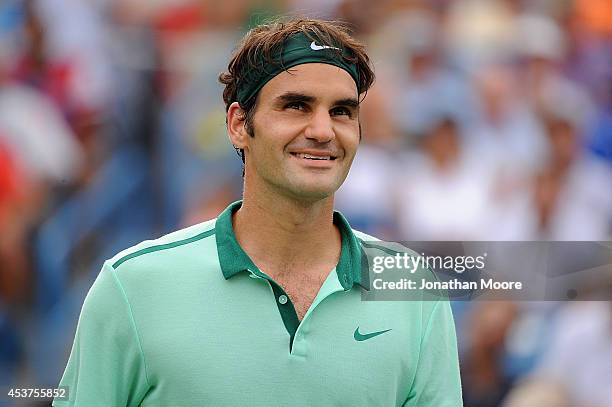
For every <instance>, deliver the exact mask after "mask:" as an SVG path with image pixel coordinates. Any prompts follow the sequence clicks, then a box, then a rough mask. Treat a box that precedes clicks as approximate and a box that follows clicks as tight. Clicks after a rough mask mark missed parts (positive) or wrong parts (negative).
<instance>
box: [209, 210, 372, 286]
mask: <svg viewBox="0 0 612 407" xmlns="http://www.w3.org/2000/svg"><path fill="white" fill-rule="evenodd" d="M241 206H242V201H236V202H234V203H232V204H230V205H229V206H228V207H227V208H225V210H224V211H223V212H221V214H220V215H219V217H218V218H217V221H216V224H215V235H216V240H217V253H218V255H219V263H220V265H221V271H222V273H223V277H225V279H226V280H227V279H230V278H232V277H233V276H235V275H236V274H238V273H240V272H242V271H246V270H249V269H250V270H256V269H257V266H255V264H254V263H253V261H252V260H251V259H250V257H249V256H248V255H247V254H246V253H245V251H244V250H242V247H240V245H239V244H238V241H237V240H236V235H235V234H234V228H233V226H232V215H233V214H234V213H235V212H236V211H237V210H238V209H240V207H241ZM333 222H334V225H336V226H337V227H338V228H339V229H340V235H341V237H342V249H341V252H340V260H339V261H338V264H337V265H336V273H337V274H338V280H339V281H340V284H342V287H343V288H344V289H345V290H349V289H351V288H352V287H353V286H354V285H355V284H358V285H360V286H361V287H363V288H364V289H366V290H369V289H370V283H369V278H368V272H367V271H368V269H367V264H368V263H367V258H366V257H365V254H364V252H363V250H362V248H361V244H360V242H359V240H358V239H357V237H356V236H355V235H354V233H353V231H352V230H351V227H350V225H349V223H348V222H347V220H346V219H345V218H344V216H342V214H341V213H340V212H337V211H334V216H333Z"/></svg>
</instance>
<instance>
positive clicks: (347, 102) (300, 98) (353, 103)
mask: <svg viewBox="0 0 612 407" xmlns="http://www.w3.org/2000/svg"><path fill="white" fill-rule="evenodd" d="M315 99H316V98H315V97H314V96H311V95H307V94H304V93H300V92H287V93H283V94H282V95H280V96H278V97H277V98H276V100H277V101H278V103H279V104H280V103H290V102H304V103H312V102H314V101H315ZM333 105H334V106H346V107H352V108H357V107H358V106H359V101H358V100H357V99H355V98H344V99H339V100H336V101H335V102H334V103H333Z"/></svg>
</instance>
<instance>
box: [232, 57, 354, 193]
mask: <svg viewBox="0 0 612 407" xmlns="http://www.w3.org/2000/svg"><path fill="white" fill-rule="evenodd" d="M357 97H358V95H357V87H356V85H355V82H354V81H353V79H352V78H351V76H350V75H349V74H348V73H347V72H346V71H344V70H343V69H340V68H338V67H336V66H333V65H328V64H321V63H311V64H302V65H298V66H296V67H294V68H291V69H289V72H286V71H285V72H282V73H280V74H279V75H277V76H275V77H274V78H273V79H271V80H270V81H269V82H268V83H267V84H266V85H265V86H264V87H263V88H262V89H261V91H260V92H259V97H258V101H257V107H256V111H255V115H254V118H253V134H254V136H253V137H250V136H248V135H246V134H245V133H246V130H245V129H244V126H243V125H242V127H240V126H232V123H231V122H232V118H233V117H234V116H235V114H236V109H239V108H238V107H237V106H232V107H231V108H230V110H229V111H228V122H229V123H230V138H231V139H232V142H233V144H234V145H235V146H236V147H239V148H243V149H244V152H245V161H246V163H245V190H246V189H251V190H253V189H257V190H258V191H261V192H263V193H276V194H280V195H283V196H286V197H290V198H292V199H297V200H300V201H308V202H312V201H318V200H321V199H324V198H327V197H330V196H332V195H333V194H334V192H335V191H336V190H337V189H338V188H339V187H340V185H342V183H343V182H344V180H345V179H346V176H347V175H348V171H349V169H350V166H351V163H352V161H353V158H354V157H355V153H356V151H357V146H358V144H359V120H358V119H359V117H358V113H359V110H358V109H359V108H358V100H357ZM236 105H237V104H236ZM242 123H244V122H242ZM235 132H240V134H233V133H235Z"/></svg>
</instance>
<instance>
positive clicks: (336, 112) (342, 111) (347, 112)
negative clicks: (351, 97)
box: [331, 106, 352, 117]
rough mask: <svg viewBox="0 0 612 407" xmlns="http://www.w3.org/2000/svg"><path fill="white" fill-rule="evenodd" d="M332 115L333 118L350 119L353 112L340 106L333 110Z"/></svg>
mask: <svg viewBox="0 0 612 407" xmlns="http://www.w3.org/2000/svg"><path fill="white" fill-rule="evenodd" d="M331 114H332V116H338V115H346V116H348V117H351V116H352V112H351V110H350V109H349V108H347V107H344V106H338V107H334V108H333V109H332V110H331Z"/></svg>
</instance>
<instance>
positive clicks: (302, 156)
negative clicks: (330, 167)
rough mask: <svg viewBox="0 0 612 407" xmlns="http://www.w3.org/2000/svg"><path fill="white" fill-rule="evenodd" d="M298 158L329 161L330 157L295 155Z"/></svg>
mask: <svg viewBox="0 0 612 407" xmlns="http://www.w3.org/2000/svg"><path fill="white" fill-rule="evenodd" d="M296 156H297V157H299V158H306V159H308V160H331V157H330V156H319V155H310V154H302V153H299V154H296Z"/></svg>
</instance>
